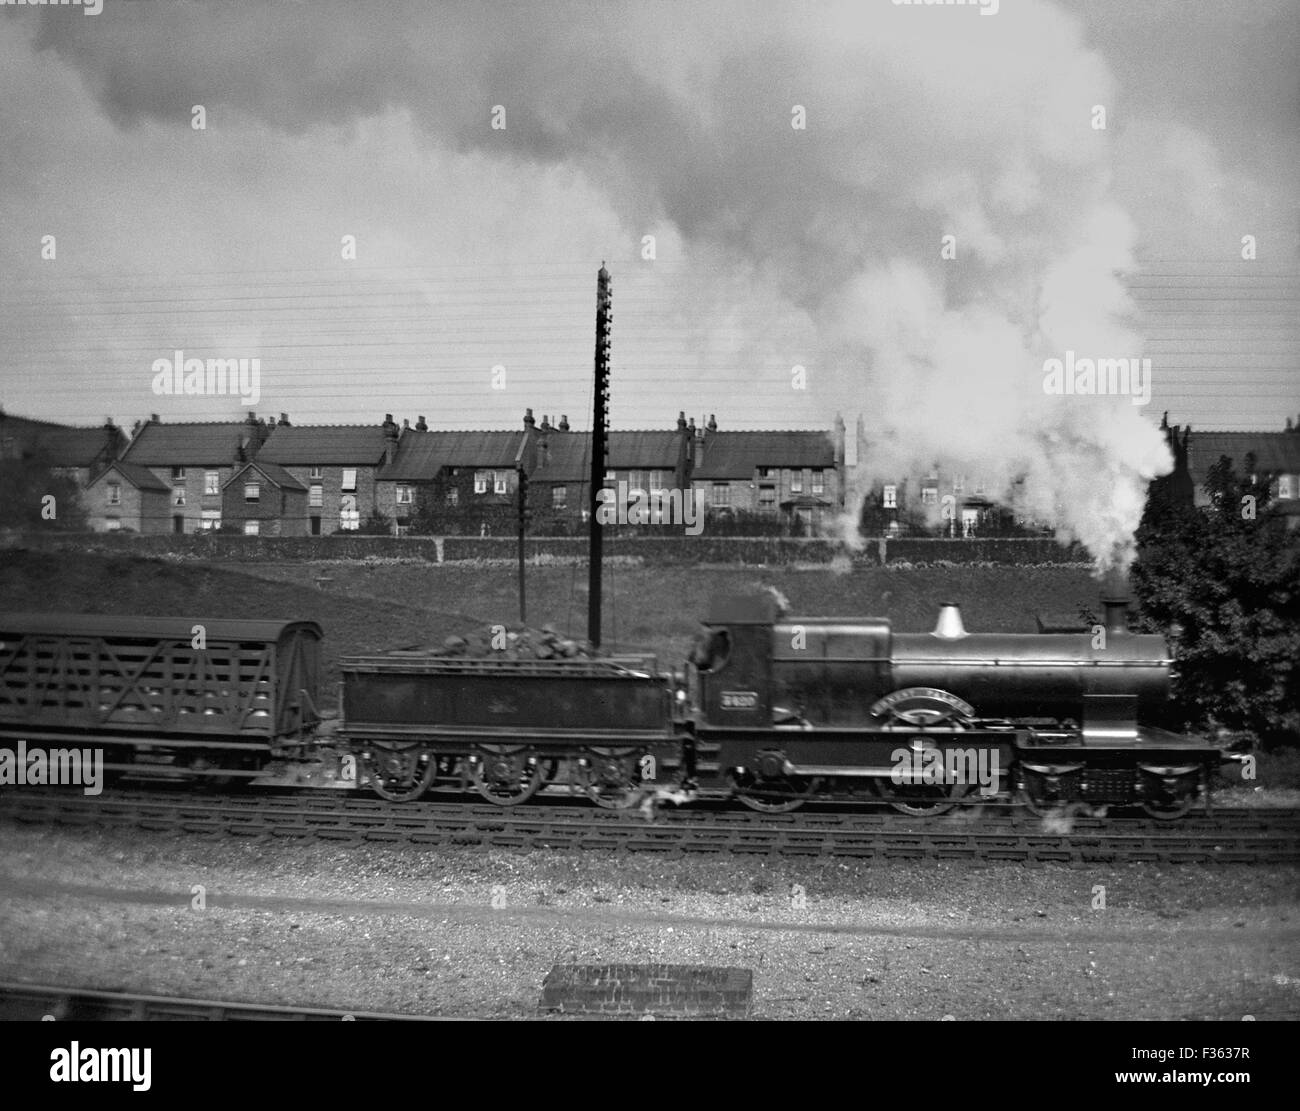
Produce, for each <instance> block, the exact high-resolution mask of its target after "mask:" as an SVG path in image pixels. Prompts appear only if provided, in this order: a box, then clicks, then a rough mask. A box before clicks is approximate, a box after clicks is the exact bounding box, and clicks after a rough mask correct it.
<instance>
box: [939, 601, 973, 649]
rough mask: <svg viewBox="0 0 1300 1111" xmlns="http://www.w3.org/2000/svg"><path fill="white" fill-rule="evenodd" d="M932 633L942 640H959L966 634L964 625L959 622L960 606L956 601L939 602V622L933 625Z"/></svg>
mask: <svg viewBox="0 0 1300 1111" xmlns="http://www.w3.org/2000/svg"><path fill="white" fill-rule="evenodd" d="M934 635H935V636H937V637H942V638H943V639H944V640H960V639H961V638H962V637H964V636H965V635H966V627H965V626H964V625H963V624H962V623H961V606H959V605H957V603H956V602H940V603H939V623H938V624H937V625H935V627H934Z"/></svg>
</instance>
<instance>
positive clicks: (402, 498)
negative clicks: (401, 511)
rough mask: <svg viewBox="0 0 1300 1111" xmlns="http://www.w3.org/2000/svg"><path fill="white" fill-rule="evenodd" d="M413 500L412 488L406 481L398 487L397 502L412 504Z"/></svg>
mask: <svg viewBox="0 0 1300 1111" xmlns="http://www.w3.org/2000/svg"><path fill="white" fill-rule="evenodd" d="M411 501H412V498H411V488H410V487H409V486H407V485H406V484H405V483H400V484H399V485H398V487H397V504H398V505H410V504H411Z"/></svg>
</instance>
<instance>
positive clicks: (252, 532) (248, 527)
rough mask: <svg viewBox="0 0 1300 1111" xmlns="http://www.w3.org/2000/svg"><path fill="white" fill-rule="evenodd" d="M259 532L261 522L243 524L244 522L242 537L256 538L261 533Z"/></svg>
mask: <svg viewBox="0 0 1300 1111" xmlns="http://www.w3.org/2000/svg"><path fill="white" fill-rule="evenodd" d="M261 531H262V522H261V521H245V522H244V535H245V536H258V535H259V534H260V533H261Z"/></svg>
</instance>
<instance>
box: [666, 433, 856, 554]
mask: <svg viewBox="0 0 1300 1111" xmlns="http://www.w3.org/2000/svg"><path fill="white" fill-rule="evenodd" d="M837 437H838V439H835V438H832V436H830V435H828V434H827V433H825V432H818V431H812V432H806V431H780V430H771V431H753V432H749V431H742V432H719V431H718V424H717V421H716V420H715V419H714V418H713V417H712V416H711V417H710V418H709V422H708V424H707V425H705V427H704V428H702V429H700V430H699V431H697V432H696V433H695V437H694V444H695V451H694V467H693V470H692V473H691V479H692V482H693V483H694V486H695V489H696V490H698V491H699V493H700V496H701V497H702V498H703V501H704V506H705V513H706V520H708V521H711V522H714V523H718V522H720V521H721V520H724V519H726V518H729V517H731V518H740V517H760V518H762V517H766V518H769V519H771V520H773V521H776V522H780V523H781V524H784V525H785V526H788V527H789V529H790V531H792V532H793V531H798V532H801V533H802V534H803V535H805V536H811V535H816V534H819V533H821V532H823V531H824V530H825V529H826V528H828V527H829V525H830V522H831V520H832V519H833V518H834V516H835V515H837V514H838V513H840V512H841V511H842V509H843V506H844V488H843V483H842V482H841V475H842V470H843V461H844V455H843V443H844V426H843V424H842V423H841V424H839V425H837Z"/></svg>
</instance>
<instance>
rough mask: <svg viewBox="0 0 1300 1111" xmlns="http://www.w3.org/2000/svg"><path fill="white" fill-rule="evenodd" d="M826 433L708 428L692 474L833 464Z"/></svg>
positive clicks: (746, 473) (749, 473)
mask: <svg viewBox="0 0 1300 1111" xmlns="http://www.w3.org/2000/svg"><path fill="white" fill-rule="evenodd" d="M834 465H835V445H834V443H833V442H832V440H831V437H830V433H828V432H818V431H811V432H807V431H785V432H782V431H761V432H710V433H709V434H708V436H707V437H706V438H705V441H704V458H703V459H702V460H701V461H700V464H699V466H697V467H696V468H695V471H694V476H695V477H696V478H703V479H710V478H752V477H753V474H754V468H755V467H833V466H834Z"/></svg>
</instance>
